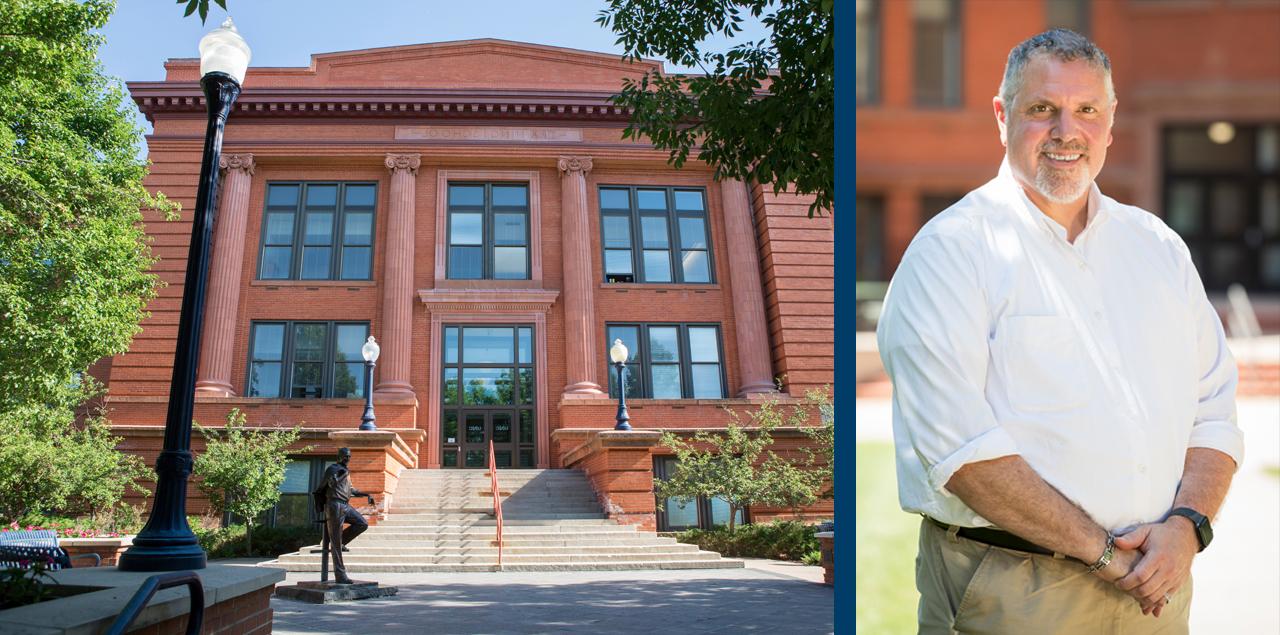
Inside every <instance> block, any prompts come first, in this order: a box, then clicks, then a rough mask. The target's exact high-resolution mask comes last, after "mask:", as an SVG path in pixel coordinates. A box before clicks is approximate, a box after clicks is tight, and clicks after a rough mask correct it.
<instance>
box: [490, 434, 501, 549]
mask: <svg viewBox="0 0 1280 635" xmlns="http://www.w3.org/2000/svg"><path fill="white" fill-rule="evenodd" d="M489 486H490V488H491V489H492V490H493V517H494V518H496V519H497V520H498V570H499V571H501V570H502V499H501V498H500V497H499V496H498V464H497V463H496V462H495V461H494V460H493V439H489Z"/></svg>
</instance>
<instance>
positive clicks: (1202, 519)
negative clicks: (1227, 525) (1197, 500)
mask: <svg viewBox="0 0 1280 635" xmlns="http://www.w3.org/2000/svg"><path fill="white" fill-rule="evenodd" d="M1169 516H1182V517H1183V518H1186V519H1187V520H1189V521H1191V524H1192V526H1193V527H1195V530H1196V542H1198V543H1200V551H1204V548H1205V547H1208V546H1209V541H1210V540H1213V529H1212V525H1210V524H1209V519H1208V517H1206V516H1205V515H1204V514H1201V513H1200V512H1198V511H1196V510H1194V509H1191V508H1190V507H1178V508H1175V509H1173V510H1171V511H1170V512H1169Z"/></svg>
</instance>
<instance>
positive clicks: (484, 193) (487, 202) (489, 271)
mask: <svg viewBox="0 0 1280 635" xmlns="http://www.w3.org/2000/svg"><path fill="white" fill-rule="evenodd" d="M448 196H449V218H448V229H447V231H448V241H449V242H448V266H447V268H448V278H449V279H450V280H528V279H529V186H528V185H526V184H523V183H450V184H449V194H448Z"/></svg>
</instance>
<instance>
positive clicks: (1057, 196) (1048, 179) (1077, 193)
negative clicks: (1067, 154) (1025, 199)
mask: <svg viewBox="0 0 1280 635" xmlns="http://www.w3.org/2000/svg"><path fill="white" fill-rule="evenodd" d="M1080 161H1082V162H1083V161H1084V157H1081V158H1080ZM1083 167H1085V166H1081V168H1083ZM1074 174H1075V171H1074V170H1073V171H1071V172H1061V171H1058V170H1055V169H1053V168H1051V167H1049V166H1047V165H1042V166H1039V167H1038V168H1037V169H1036V182H1035V186H1036V191H1037V192H1039V193H1040V195H1041V196H1043V197H1045V198H1046V199H1048V200H1050V201H1052V202H1054V203H1057V204H1059V205H1065V204H1067V203H1074V202H1076V201H1078V200H1080V197H1081V196H1084V195H1085V193H1086V192H1088V191H1089V185H1090V184H1091V183H1092V181H1090V179H1089V172H1088V170H1084V169H1081V170H1080V176H1079V177H1077V176H1075V175H1074Z"/></svg>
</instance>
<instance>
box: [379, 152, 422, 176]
mask: <svg viewBox="0 0 1280 635" xmlns="http://www.w3.org/2000/svg"><path fill="white" fill-rule="evenodd" d="M421 157H422V155H420V154H388V155H387V160H386V165H387V169H388V170H391V173H392V174H395V173H396V170H408V171H409V174H414V175H416V174H417V173H418V166H420V165H422V158H421Z"/></svg>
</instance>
